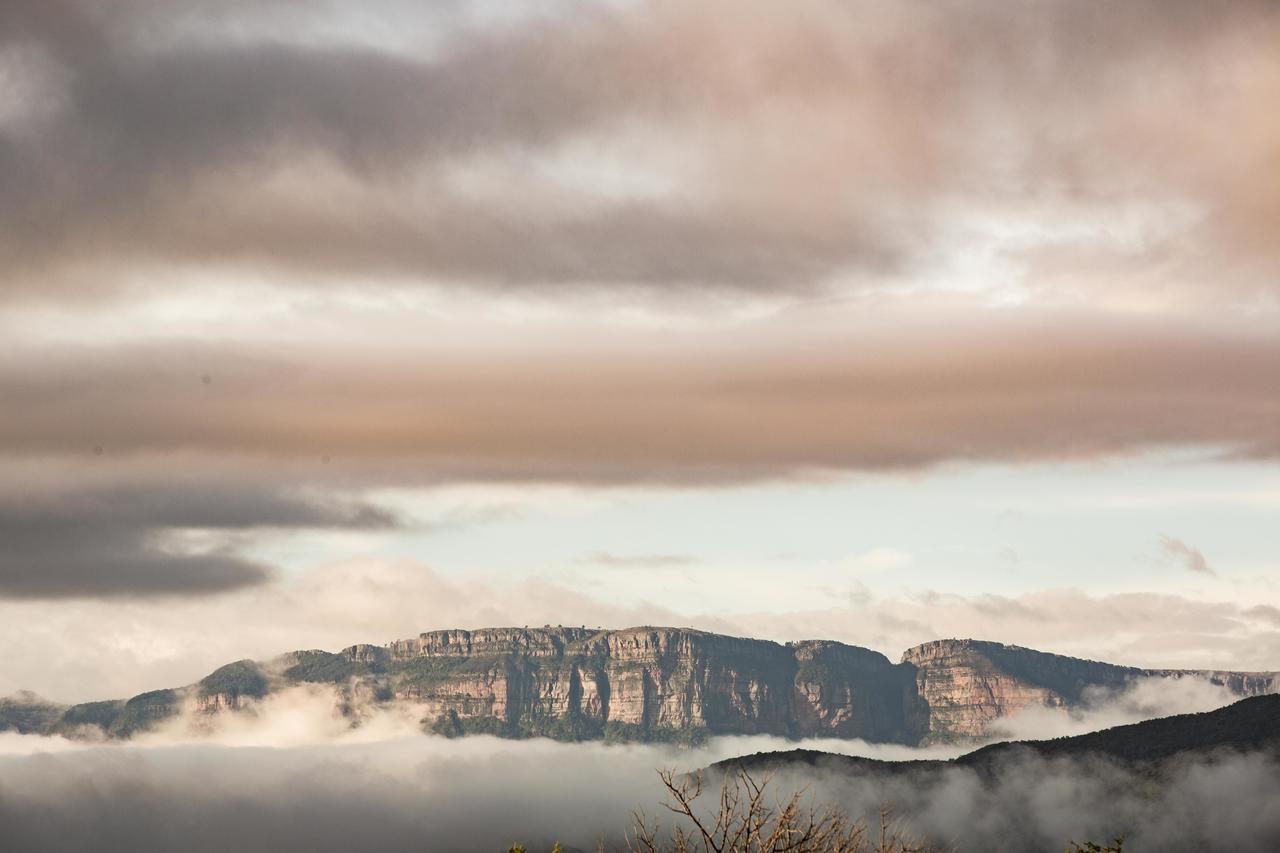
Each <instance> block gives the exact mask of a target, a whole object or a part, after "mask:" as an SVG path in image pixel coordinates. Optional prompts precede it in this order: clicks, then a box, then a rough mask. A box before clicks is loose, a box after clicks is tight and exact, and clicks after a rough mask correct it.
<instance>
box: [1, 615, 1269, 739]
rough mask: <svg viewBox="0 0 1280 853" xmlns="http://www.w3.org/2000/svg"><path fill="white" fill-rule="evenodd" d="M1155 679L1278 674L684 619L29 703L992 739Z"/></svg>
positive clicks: (151, 714) (308, 658)
mask: <svg viewBox="0 0 1280 853" xmlns="http://www.w3.org/2000/svg"><path fill="white" fill-rule="evenodd" d="M1142 678H1198V679H1204V680H1206V681H1209V682H1212V683H1215V684H1219V685H1222V686H1223V687H1225V688H1226V689H1227V690H1229V691H1230V692H1232V693H1234V694H1235V695H1238V696H1250V695H1257V694H1261V693H1271V692H1276V690H1277V686H1278V684H1280V680H1278V679H1277V674H1276V673H1244V672H1219V671H1196V670H1145V669H1137V668H1133V667H1124V666H1116V665H1113V664H1106V663H1099V662H1096V661H1088V660H1080V659H1078V658H1070V657H1063V656H1061V655H1053V654H1046V653H1044V652H1037V651H1034V650H1031V649H1024V648H1019V647H1017V646H1006V645H1003V644H1000V643H992V642H984V641H978V640H938V641H934V642H930V643H925V644H923V645H920V646H916V647H914V648H912V649H908V650H907V651H906V652H905V653H904V654H903V656H902V660H901V662H899V663H896V664H895V663H892V662H891V661H890V660H889V659H888V658H886V657H885V656H884V655H882V654H880V653H879V652H875V651H871V650H869V649H863V648H859V647H856V646H849V645H845V644H843V643H837V642H832V641H826V640H811V641H804V642H797V643H788V644H786V645H782V644H778V643H773V642H768V641H764V640H751V639H742V638H737V637H727V636H723V635H718V634H711V633H707V632H703V631H695V630H691V629H683V628H650V627H644V628H630V629H626V630H620V631H600V630H591V629H586V628H562V627H554V628H553V627H549V626H548V627H544V628H534V629H530V628H494V629H485V630H477V631H463V630H450V631H433V632H430V633H425V634H421V635H419V636H418V637H415V638H412V639H408V640H398V641H396V642H392V643H389V644H387V645H385V646H376V645H367V644H362V645H355V646H351V647H349V648H346V649H344V650H342V651H341V652H338V653H330V652H323V651H314V650H313V651H302V652H291V653H289V654H286V655H283V656H281V657H280V658H278V659H276V660H274V661H270V662H268V663H265V664H259V663H254V662H252V661H237V662H236V663H233V664H228V665H227V666H225V667H222V668H221V669H219V670H217V671H216V672H214V673H212V674H210V675H209V676H208V677H207V678H205V679H204V680H203V681H201V682H200V683H199V684H197V685H191V686H189V687H186V688H180V689H178V690H169V691H154V692H152V693H148V694H142V695H141V696H138V697H134V698H133V699H131V700H129V701H128V702H123V701H115V702H98V703H89V704H86V705H77V706H72V707H71V708H67V709H65V710H62V711H61V715H60V716H59V715H58V714H56V713H54V711H53V710H52V709H51V708H50V707H45V708H44V710H42V711H41V713H40V714H35V713H32V712H31V710H30V708H29V707H28V708H27V710H26V712H25V716H22V720H23V723H22V725H23V726H24V728H25V729H27V730H29V729H30V727H31V725H32V722H31V721H32V720H52V722H51V723H50V724H49V725H48V726H44V728H47V729H48V730H57V731H64V732H67V731H74V730H76V729H77V727H83V726H97V727H98V728H101V729H102V731H103V732H105V733H106V734H108V735H115V736H128V735H129V734H131V733H132V732H134V731H136V730H139V729H141V728H145V727H147V726H148V725H150V724H153V723H154V722H155V721H158V720H162V719H164V718H165V717H167V716H170V715H172V714H174V713H178V711H179V710H180V709H182V708H185V709H187V710H189V711H194V712H196V713H220V712H226V711H235V710H239V709H241V708H243V707H245V706H246V705H251V704H253V703H255V702H256V701H257V700H259V699H260V698H262V697H263V696H265V695H266V694H267V693H269V692H271V691H274V690H279V689H282V688H284V687H287V686H289V685H293V684H299V683H313V684H316V683H318V684H330V685H333V686H334V687H335V688H336V689H337V690H339V691H340V692H341V694H342V696H343V697H344V702H345V704H344V707H349V708H355V707H358V706H369V705H377V704H380V703H396V702H399V703H413V704H414V705H415V706H416V707H417V708H419V709H420V713H421V714H422V715H423V721H424V726H425V727H426V728H428V729H430V730H434V731H436V732H439V733H442V734H448V735H458V734H469V733H488V734H499V735H504V736H537V735H545V736H550V737H556V738H561V739H570V740H579V739H590V738H605V739H622V740H655V739H661V740H694V739H698V738H700V737H702V736H705V735H709V734H770V735H778V736H783V737H793V738H797V737H841V738H862V739H865V740H868V741H873V742H889V743H904V744H919V743H928V742H940V741H955V740H972V739H979V738H981V737H983V736H984V735H986V734H987V733H988V731H989V730H990V728H991V725H992V723H993V722H995V721H997V720H999V719H1001V718H1003V717H1007V716H1009V715H1011V714H1014V713H1017V712H1018V711H1021V710H1023V709H1026V708H1031V707H1048V708H1058V707H1062V708H1075V707H1080V706H1082V705H1087V704H1089V703H1090V702H1094V701H1097V700H1098V699H1099V698H1100V697H1101V696H1104V695H1105V694H1107V693H1109V692H1114V691H1118V690H1122V689H1123V688H1124V687H1125V686H1126V685H1130V684H1132V683H1133V682H1134V681H1136V680H1138V679H1142ZM16 707H17V706H15V708H16ZM2 710H3V706H2V705H0V711H2ZM14 713H15V715H16V714H17V713H18V711H15V712H14ZM4 727H5V720H4V714H3V713H0V729H3V728H4Z"/></svg>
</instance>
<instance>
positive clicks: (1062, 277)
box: [0, 0, 1280, 701]
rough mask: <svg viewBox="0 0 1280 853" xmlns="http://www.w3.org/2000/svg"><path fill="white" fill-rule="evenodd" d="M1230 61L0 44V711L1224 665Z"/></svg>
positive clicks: (432, 32)
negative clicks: (297, 665)
mask: <svg viewBox="0 0 1280 853" xmlns="http://www.w3.org/2000/svg"><path fill="white" fill-rule="evenodd" d="M1278 40H1280V6H1277V4H1275V3H1274V2H1269V0H1257V2H1253V0H1233V2H1227V3H1221V4H1206V3H1202V2H1190V0H1185V1H1184V0H1161V2H1155V0H1135V2H1129V3H1125V4H1120V5H1117V4H1113V3H1103V2H1100V0H1083V2H1079V0H1076V2H1066V0H1017V2H1013V3H1006V2H999V3H997V2H984V0H979V2H964V3H961V2H951V0H940V1H939V2H933V3H929V4H901V3H897V2H888V0H858V2H854V3H847V2H835V0H798V2H795V3H789V4H786V5H785V6H780V5H778V4H775V3H768V2H763V0H761V2H757V0H734V2H717V0H708V2H702V3H696V4H692V3H680V2H666V1H665V0H654V2H638V1H634V2H633V0H590V1H589V2H588V0H583V2H577V0H556V2H548V3H538V4H523V3H522V4H512V3H505V2H497V0H477V2H469V3H457V2H452V1H451V0H450V1H449V2H439V3H431V4H420V3H412V2H407V0H367V2H365V3H361V4H358V7H357V6H354V5H352V4H344V3H338V2H326V1H325V0H255V2H252V3H249V2H240V1H239V0H217V1H216V2H215V0H180V2H156V0H114V2H112V3H110V4H108V3H104V2H97V1H96V0H0V265H2V268H3V270H4V274H3V278H0V340H3V347H4V348H3V357H0V644H3V647H4V648H5V649H6V650H7V652H6V663H5V664H4V665H3V666H0V695H5V694H7V693H10V692H13V691H16V690H19V689H31V690H35V691H37V692H38V693H40V694H42V695H45V696H48V697H50V698H53V699H57V700H60V701H78V700H84V699H94V698H103V697H106V696H127V695H131V694H132V693H136V692H139V691H142V690H147V689H154V688H157V687H162V686H170V685H174V684H182V683H189V682H192V681H195V680H197V679H199V678H200V677H201V676H203V675H204V674H206V673H208V672H209V671H211V670H212V669H213V668H215V667H216V666H218V665H220V664H222V663H225V662H227V661H228V660H233V659H237V658H243V657H255V658H265V657H270V656H273V655H275V654H277V653H280V652H283V651H286V650H289V649H295V648H308V647H320V648H330V649H336V648H341V647H343V646H346V645H350V644H352V643H356V642H387V641H390V640H392V639H395V638H398V637H404V636H411V635H415V634H417V633H419V632H421V631H427V630H434V629H441V628H454V627H488V626H499V625H515V626H520V625H542V624H574V625H578V624H582V625H598V626H602V627H616V628H620V627H627V626H630V625H636V624H665V625H679V626H691V627H697V628H703V629H706V630H715V631H723V632H727V633H733V634H739V635H749V636H756V637H767V638H771V639H776V640H797V639H805V638H814V637H823V638H830V639H838V640H842V641H845V642H849V643H854V644H858V645H864V646H868V647H871V648H875V649H878V650H880V651H883V652H885V653H886V654H888V655H889V656H890V657H892V658H895V659H896V658H897V657H898V655H900V654H901V652H902V651H903V650H904V649H906V648H908V647H910V646H912V645H915V644H918V643H921V642H925V641H928V640H932V639H938V638H942V637H978V638H983V639H992V640H999V641H1003V642H1010V643H1017V644H1019V645H1025V646H1030V647H1034V648H1040V649H1044V650H1047V651H1054V652H1060V653H1064V654H1074V655H1080V656H1084V657H1091V658H1097V659H1104V660H1110V661H1114V662H1118V663H1125V664H1133V665H1145V666H1160V667H1212V668H1234V669H1255V670H1261V669H1267V670H1270V669H1276V668H1277V666H1278V664H1277V661H1280V553H1278V552H1280V534H1278V533H1277V531H1280V523H1278V522H1280V465H1278V464H1277V463H1278V462H1280V241H1277V240H1275V235H1276V234H1277V233H1280V176H1278V175H1277V172H1276V164H1277V163H1278V162H1280V113H1277V111H1276V110H1275V109H1274V105H1275V104H1276V103H1280V51H1277V50H1276V49H1275V46H1276V44H1277V43H1278Z"/></svg>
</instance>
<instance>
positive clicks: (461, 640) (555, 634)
mask: <svg viewBox="0 0 1280 853" xmlns="http://www.w3.org/2000/svg"><path fill="white" fill-rule="evenodd" d="M596 633H598V631H595V630H591V629H587V628H562V627H558V626H557V627H555V628H552V627H550V626H546V627H543V628H482V629H479V630H475V631H465V630H450V631H429V632H426V633H423V634H419V635H418V636H417V637H415V638H413V639H410V640H396V641H395V642H393V643H390V644H389V645H388V646H387V647H386V648H387V650H388V651H389V652H390V655H391V659H392V660H405V659H408V658H414V657H422V656H451V657H470V656H473V655H512V654H514V655H522V656H525V657H563V655H564V652H565V648H566V647H567V646H569V645H571V644H573V643H580V642H582V641H583V640H585V639H586V638H588V637H590V636H592V635H594V634H596Z"/></svg>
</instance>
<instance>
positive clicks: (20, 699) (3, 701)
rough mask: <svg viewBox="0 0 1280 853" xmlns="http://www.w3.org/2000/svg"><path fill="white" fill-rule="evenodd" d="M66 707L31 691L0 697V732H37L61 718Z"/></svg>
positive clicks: (47, 728)
mask: <svg viewBox="0 0 1280 853" xmlns="http://www.w3.org/2000/svg"><path fill="white" fill-rule="evenodd" d="M65 710H66V709H65V708H64V707H63V706H61V705H55V704H53V703H52V702H45V701H44V700H42V699H40V698H39V697H37V696H36V695H35V694H33V693H19V694H18V695H17V696H6V697H4V698H0V732H17V733H18V734H23V735H25V734H39V733H40V732H45V731H48V730H49V728H50V727H52V726H53V725H54V724H55V723H57V722H58V720H59V719H61V717H62V714H63V712H64V711H65Z"/></svg>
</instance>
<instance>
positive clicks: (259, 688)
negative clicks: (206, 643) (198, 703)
mask: <svg viewBox="0 0 1280 853" xmlns="http://www.w3.org/2000/svg"><path fill="white" fill-rule="evenodd" d="M200 695H201V696H215V695H223V696H230V697H232V698H239V697H241V696H251V697H253V698H255V699H257V698H261V697H263V696H266V695H267V679H266V676H264V675H263V674H262V670H260V669H259V668H258V665H257V664H256V663H254V662H253V661H251V660H238V661H236V662H235V663H229V664H227V665H226V666H223V667H219V668H218V669H215V670H214V671H213V672H211V673H209V674H208V675H207V676H205V677H204V678H202V679H201V680H200Z"/></svg>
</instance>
